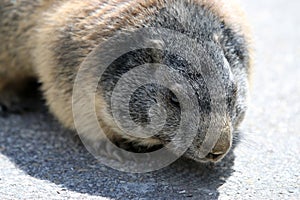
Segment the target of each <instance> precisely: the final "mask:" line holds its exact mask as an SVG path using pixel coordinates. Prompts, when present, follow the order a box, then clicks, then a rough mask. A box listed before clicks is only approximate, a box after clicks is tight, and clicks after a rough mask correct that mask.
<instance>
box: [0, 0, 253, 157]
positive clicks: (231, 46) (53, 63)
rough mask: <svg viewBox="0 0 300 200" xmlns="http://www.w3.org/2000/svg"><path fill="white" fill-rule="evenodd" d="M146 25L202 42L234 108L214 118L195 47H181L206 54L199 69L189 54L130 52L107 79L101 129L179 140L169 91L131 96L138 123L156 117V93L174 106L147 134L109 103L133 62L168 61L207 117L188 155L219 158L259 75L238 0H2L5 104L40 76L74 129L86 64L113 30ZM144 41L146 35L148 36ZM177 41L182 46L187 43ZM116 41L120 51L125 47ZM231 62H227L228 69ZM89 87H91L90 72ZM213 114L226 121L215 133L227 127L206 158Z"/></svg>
mask: <svg viewBox="0 0 300 200" xmlns="http://www.w3.org/2000/svg"><path fill="white" fill-rule="evenodd" d="M147 27H155V28H164V29H168V30H172V31H176V32H179V33H181V34H184V35H187V36H188V37H189V38H191V39H192V40H193V41H195V43H198V44H201V45H202V46H203V48H204V50H205V51H206V53H207V55H209V58H210V59H211V61H212V62H213V63H215V65H214V66H215V69H216V70H217V71H219V72H220V73H217V74H212V75H211V76H214V77H213V78H215V79H216V80H221V82H222V83H221V84H223V86H224V88H225V92H226V99H225V101H226V106H227V110H226V113H225V114H222V116H221V117H220V119H219V118H218V119H211V117H213V116H210V115H209V113H210V111H211V109H212V108H211V104H210V97H209V91H208V88H207V87H206V86H205V83H204V82H205V81H204V80H203V77H202V75H203V74H202V75H201V74H197V73H196V72H195V70H193V69H197V67H199V66H200V63H201V64H202V65H203V63H204V65H205V63H206V62H207V61H204V60H203V59H202V57H201V55H200V54H199V55H198V54H197V53H198V52H195V49H194V47H193V45H190V44H186V46H179V47H176V48H178V49H181V47H182V49H185V50H184V51H185V52H183V54H186V55H189V54H191V53H193V54H195V55H198V56H195V62H196V63H197V64H199V66H191V65H190V63H188V62H186V61H185V60H184V59H183V58H181V57H180V56H181V55H173V54H171V53H170V52H168V51H167V50H165V51H164V50H162V51H161V50H155V49H142V50H140V51H138V50H137V51H132V52H130V53H128V54H126V55H124V56H121V57H120V58H118V59H117V60H116V61H115V62H113V63H112V65H111V66H110V67H109V68H108V69H107V70H106V71H105V73H104V74H103V77H102V78H101V80H100V81H99V87H98V90H99V91H97V95H96V105H95V106H96V112H97V116H98V120H99V122H100V124H101V126H103V129H104V130H105V133H106V135H107V137H108V138H110V139H111V140H114V141H115V142H116V143H118V144H119V145H120V143H130V144H134V146H137V147H140V148H141V149H143V148H146V149H147V148H151V147H153V146H160V145H164V144H166V143H168V142H170V141H171V140H172V137H173V135H172V133H173V132H174V131H175V130H176V129H177V128H178V125H179V123H180V113H181V111H180V108H181V106H182V105H181V104H180V102H179V100H178V98H177V97H176V95H174V93H172V92H171V91H170V90H167V89H166V88H164V87H161V86H159V85H155V84H147V85H144V86H143V87H140V88H138V89H137V90H136V91H135V92H134V93H133V94H132V98H131V100H130V102H129V104H130V105H129V108H130V115H131V118H132V120H133V121H134V122H135V123H137V124H140V125H145V124H147V123H149V118H150V116H149V108H150V107H151V106H152V105H153V104H155V103H157V99H158V98H160V101H163V103H164V105H166V106H165V110H166V113H167V114H166V116H167V117H166V118H167V119H166V122H165V125H164V126H163V128H162V130H160V131H159V132H158V133H157V134H156V135H153V136H151V137H149V138H137V137H134V136H128V135H126V134H125V133H123V132H122V131H121V129H120V128H118V127H116V126H117V125H116V124H115V123H114V122H113V119H114V117H113V116H112V114H111V107H110V105H111V102H110V97H111V94H112V90H113V89H114V86H116V84H117V82H118V80H119V79H120V77H122V75H124V74H125V73H126V72H128V71H129V70H130V69H132V68H134V67H135V66H139V65H142V64H146V63H162V64H165V65H167V66H171V68H172V69H173V70H175V71H176V72H178V73H181V74H182V75H183V76H184V77H186V78H187V79H188V80H189V82H190V83H191V85H192V86H193V88H194V89H195V90H196V91H197V92H196V94H195V95H196V96H197V98H198V103H199V107H200V109H199V111H198V112H199V116H192V117H194V118H195V119H196V120H197V121H198V122H199V127H198V129H197V132H198V133H197V134H196V136H195V138H194V139H193V142H192V145H191V146H190V147H189V148H188V149H187V151H186V152H185V156H187V157H189V158H192V159H194V160H196V161H200V162H216V161H219V160H220V159H221V158H223V157H224V156H225V155H226V153H227V152H228V151H229V149H230V147H231V144H232V140H233V135H234V134H233V133H234V132H235V131H236V130H237V128H238V125H239V124H240V122H241V121H242V120H243V118H244V114H245V111H246V108H247V99H248V98H247V96H248V82H249V79H250V74H251V45H250V44H251V41H250V34H249V28H248V25H247V23H246V21H245V19H244V14H243V12H242V11H241V9H240V8H239V6H238V5H237V4H236V2H235V1H234V0H114V1H109V0H85V1H82V0H61V1H60V0H16V1H12V0H2V1H1V2H0V105H1V106H2V107H3V108H4V107H5V108H6V110H8V111H9V110H10V109H13V107H14V106H15V105H16V103H17V101H22V100H20V99H19V98H18V93H19V92H20V91H22V89H23V87H24V86H25V85H26V83H27V81H28V80H29V79H30V80H31V79H32V78H35V79H37V80H38V81H39V82H40V83H41V85H42V86H41V88H42V91H43V94H44V97H45V99H46V102H47V105H48V106H49V109H50V111H51V112H52V113H53V114H54V115H55V116H56V117H57V119H58V120H59V121H60V122H61V123H62V124H63V125H64V126H65V127H67V128H70V129H74V128H75V127H74V119H73V113H72V91H73V84H74V81H75V78H76V75H77V71H78V69H79V67H80V65H81V64H82V62H83V61H84V60H85V58H86V57H87V56H88V55H89V54H90V53H91V52H92V51H93V50H94V49H95V48H96V47H98V46H99V45H100V46H101V43H103V42H105V41H107V40H108V39H109V38H111V37H113V36H114V35H116V34H119V33H130V32H134V31H135V30H137V29H140V28H147ZM145 37H146V36H145ZM144 40H145V41H147V38H144ZM158 40H159V41H157V40H156V41H155V42H154V43H157V44H164V43H165V41H164V38H161V39H158ZM173 42H174V44H177V43H179V42H180V41H173ZM181 45H182V44H181ZM162 47H163V45H162ZM183 47H184V48H183ZM111 48H112V49H114V48H116V49H117V48H118V46H112V47H111ZM104 50H105V51H107V52H109V51H110V50H109V49H104ZM227 64H228V66H229V67H226V66H225V65H227ZM99 67H101V64H100V63H99ZM204 72H205V70H204ZM207 73H209V72H207ZM213 78H212V79H213ZM85 84H86V85H89V84H91V83H90V82H89V79H87V80H86V81H85ZM178 84H179V85H180V83H178ZM216 84H217V83H216ZM84 106H85V105H82V112H84ZM88 120H89V116H86V117H85V119H84V121H88ZM214 120H215V121H216V120H221V121H222V124H223V127H222V128H221V129H219V130H215V131H216V132H218V133H219V138H218V141H217V142H216V144H215V146H211V147H210V150H211V151H210V153H208V154H207V155H206V156H205V157H202V156H200V152H199V146H201V144H202V142H203V138H204V136H203V132H205V130H206V129H207V121H212V125H214ZM86 130H87V132H86V133H84V134H85V135H84V137H86V138H88V139H89V140H91V141H92V142H93V141H94V142H98V139H99V138H97V137H96V136H94V135H91V134H90V133H89V131H88V130H89V127H87V128H86ZM186 134H187V135H188V133H186ZM120 146H122V145H120Z"/></svg>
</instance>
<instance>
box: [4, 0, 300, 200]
mask: <svg viewBox="0 0 300 200" xmlns="http://www.w3.org/2000/svg"><path fill="white" fill-rule="evenodd" d="M242 4H243V6H244V8H245V10H246V11H247V13H248V16H249V19H250V23H251V24H252V26H253V33H254V36H255V38H254V41H255V49H256V56H255V70H254V77H253V78H254V80H253V87H252V94H251V97H252V98H251V105H250V109H249V112H248V114H247V117H246V120H245V123H244V124H243V126H242V133H241V135H242V138H241V142H240V144H239V145H238V146H237V147H236V148H235V149H234V151H233V152H232V153H230V154H229V155H228V156H227V157H226V159H225V160H224V161H223V162H221V163H218V164H217V165H215V166H211V165H201V164H198V163H195V162H193V161H189V160H186V159H180V160H178V161H176V162H175V163H173V164H172V165H170V166H168V167H166V168H164V169H161V170H159V171H155V172H151V173H146V174H130V173H123V172H119V171H116V170H113V169H111V168H109V167H106V166H103V165H100V164H99V163H98V162H97V160H95V159H94V158H93V157H92V156H91V155H90V154H89V153H88V152H87V151H86V150H85V148H84V147H83V145H82V144H81V143H80V142H79V140H78V139H77V138H76V137H74V136H73V134H72V133H70V132H69V131H67V130H64V129H63V128H62V127H60V125H59V124H58V123H57V122H56V121H55V120H54V119H53V117H52V116H51V115H50V114H48V113H47V112H44V111H39V112H31V113H25V114H22V115H9V116H6V117H0V199H68V198H71V199H74V198H77V199H86V198H87V199H106V198H108V199H111V198H112V199H127V198H134V199H151V198H153V199H300V157H299V154H300V131H299V130H300V83H299V79H300V45H299V44H300V43H299V41H300V26H299V24H300V12H299V8H300V1H298V0H290V1H284V0H264V1H258V0H255V1H253V0H251V1H250V0H247V1H246V0H244V1H243V2H242Z"/></svg>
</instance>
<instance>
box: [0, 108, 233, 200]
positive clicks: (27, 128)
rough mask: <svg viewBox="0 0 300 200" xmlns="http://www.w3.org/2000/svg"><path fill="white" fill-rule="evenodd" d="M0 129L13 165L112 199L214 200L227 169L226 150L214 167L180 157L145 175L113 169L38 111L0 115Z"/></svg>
mask: <svg viewBox="0 0 300 200" xmlns="http://www.w3.org/2000/svg"><path fill="white" fill-rule="evenodd" d="M43 113H46V114H43ZM0 127H1V129H0V152H1V153H2V154H3V155H6V156H7V157H8V158H9V159H10V160H11V161H13V162H14V163H15V164H16V165H17V167H18V168H20V169H21V170H23V171H24V172H26V173H27V174H29V175H30V176H32V177H35V178H38V179H41V180H47V181H50V182H53V183H55V184H57V185H60V186H62V187H63V188H65V189H66V190H71V191H75V192H79V193H88V194H90V195H95V196H102V197H109V198H117V199H119V198H156V199H166V198H167V199H182V198H187V197H189V198H190V199H199V198H200V199H217V198H218V196H219V192H218V188H219V187H220V186H222V185H223V184H224V183H225V181H226V179H227V178H228V177H229V176H230V175H231V173H232V172H233V169H232V166H233V164H234V155H233V153H232V152H231V153H229V155H228V156H227V157H226V158H225V160H223V161H222V162H221V163H218V164H216V165H214V166H212V165H204V164H199V163H196V162H193V161H191V160H187V159H184V158H181V159H179V160H178V161H176V162H175V163H173V164H172V165H170V166H168V167H166V168H164V169H161V170H159V171H155V172H151V173H145V174H130V173H123V172H119V171H116V170H113V169H111V168H109V167H106V166H103V165H101V164H99V163H98V162H97V160H95V159H94V158H93V157H92V156H91V155H90V154H89V153H88V152H87V151H86V150H85V148H84V146H83V145H82V144H81V142H80V141H79V139H78V138H76V137H75V136H74V133H72V132H69V131H67V130H64V129H63V128H62V127H61V126H60V125H59V124H58V123H57V122H56V121H55V120H54V119H53V117H52V116H50V115H49V114H47V112H43V111H40V112H33V113H25V114H22V115H9V116H7V117H5V118H3V117H2V118H0Z"/></svg>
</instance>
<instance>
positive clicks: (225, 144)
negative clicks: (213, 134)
mask: <svg viewBox="0 0 300 200" xmlns="http://www.w3.org/2000/svg"><path fill="white" fill-rule="evenodd" d="M231 143H232V135H231V131H224V132H222V133H221V135H220V138H219V140H218V141H217V143H216V145H215V146H214V148H213V149H212V151H211V152H210V153H209V154H207V156H206V158H207V159H208V160H210V161H213V162H216V161H218V160H220V159H221V158H223V157H224V156H225V155H226V153H227V152H228V151H229V149H230V147H231Z"/></svg>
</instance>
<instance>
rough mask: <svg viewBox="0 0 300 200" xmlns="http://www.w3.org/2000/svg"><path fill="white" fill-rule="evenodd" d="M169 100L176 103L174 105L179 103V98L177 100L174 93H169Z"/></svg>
mask: <svg viewBox="0 0 300 200" xmlns="http://www.w3.org/2000/svg"><path fill="white" fill-rule="evenodd" d="M170 101H171V102H172V103H174V104H176V105H178V104H179V100H178V98H177V97H176V95H175V94H172V95H171V97H170Z"/></svg>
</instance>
